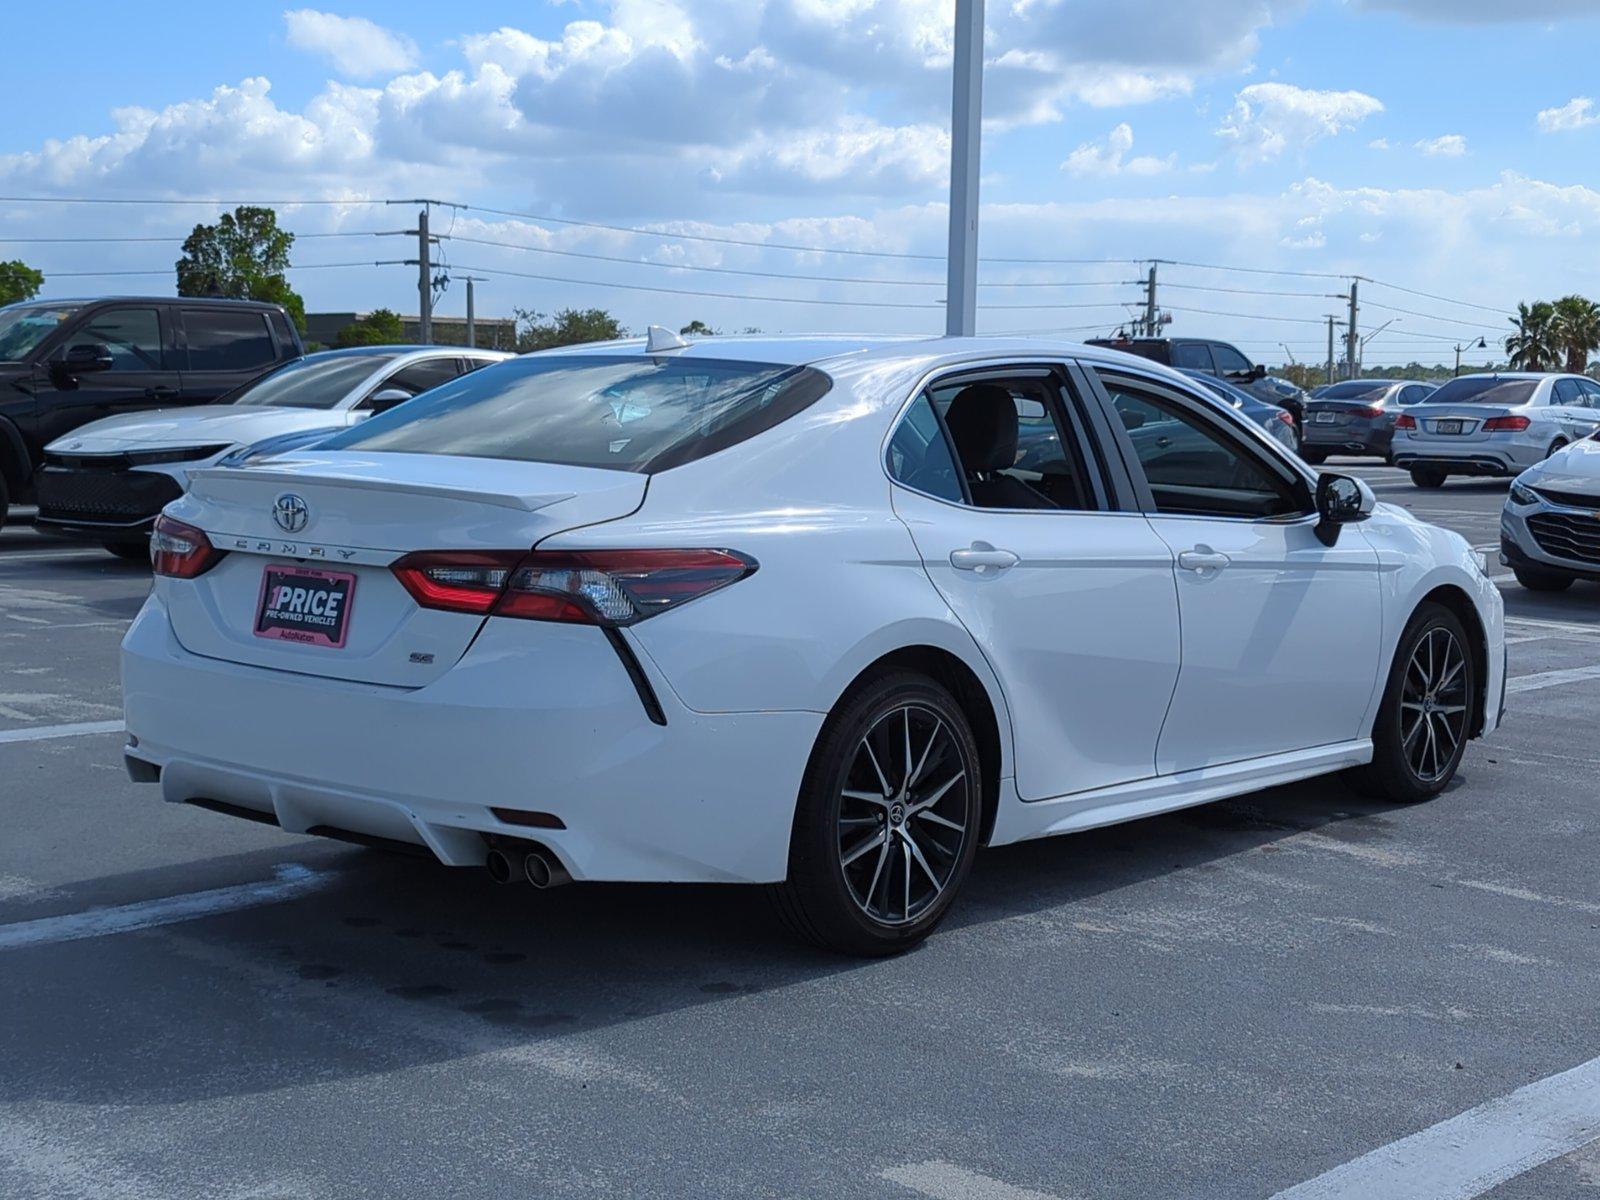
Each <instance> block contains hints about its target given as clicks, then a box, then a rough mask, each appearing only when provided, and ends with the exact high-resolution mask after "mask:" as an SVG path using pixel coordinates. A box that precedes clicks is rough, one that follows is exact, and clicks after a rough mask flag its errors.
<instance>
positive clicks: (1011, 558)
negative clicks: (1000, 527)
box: [950, 542, 1022, 574]
mask: <svg viewBox="0 0 1600 1200" xmlns="http://www.w3.org/2000/svg"><path fill="white" fill-rule="evenodd" d="M1021 561H1022V560H1021V559H1020V558H1018V557H1017V556H1016V555H1015V554H1013V553H1011V551H1009V550H997V549H995V548H994V547H993V546H991V545H989V543H988V542H973V543H972V548H971V549H970V550H952V551H950V565H951V566H952V567H954V568H955V569H956V570H958V571H977V572H978V573H979V574H983V573H986V572H989V571H1004V570H1005V569H1006V568H1007V567H1014V566H1016V565H1017V564H1018V563H1019V562H1021Z"/></svg>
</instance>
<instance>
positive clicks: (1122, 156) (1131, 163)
mask: <svg viewBox="0 0 1600 1200" xmlns="http://www.w3.org/2000/svg"><path fill="white" fill-rule="evenodd" d="M1132 149H1133V127H1132V126H1131V125H1129V124H1128V123H1127V122H1126V121H1124V122H1123V123H1122V124H1120V125H1118V126H1117V127H1116V128H1114V129H1113V130H1112V131H1111V132H1110V133H1108V134H1107V135H1106V136H1105V139H1104V140H1103V141H1100V142H1085V143H1084V144H1083V145H1081V146H1079V147H1078V148H1077V149H1076V150H1074V151H1073V152H1072V153H1071V154H1069V155H1067V161H1066V162H1064V163H1062V164H1061V169H1062V170H1063V171H1068V172H1070V173H1071V174H1073V175H1124V174H1126V175H1159V174H1161V173H1162V172H1163V171H1170V170H1172V168H1173V166H1174V165H1175V164H1176V163H1177V155H1175V154H1169V155H1168V156H1167V157H1166V158H1155V157H1152V156H1150V155H1139V156H1137V157H1134V158H1129V157H1128V156H1127V155H1128V151H1130V150H1132Z"/></svg>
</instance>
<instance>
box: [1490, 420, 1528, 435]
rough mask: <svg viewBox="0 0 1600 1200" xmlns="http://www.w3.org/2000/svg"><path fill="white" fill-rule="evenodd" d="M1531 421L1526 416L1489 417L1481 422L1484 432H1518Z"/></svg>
mask: <svg viewBox="0 0 1600 1200" xmlns="http://www.w3.org/2000/svg"><path fill="white" fill-rule="evenodd" d="M1532 424H1533V422H1532V421H1530V420H1528V418H1527V417H1490V418H1489V419H1488V420H1487V421H1485V422H1484V423H1483V431H1484V432H1485V433H1494V432H1495V431H1496V430H1503V431H1508V432H1511V433H1520V432H1521V431H1522V430H1524V429H1526V428H1527V427H1528V426H1529V425H1532Z"/></svg>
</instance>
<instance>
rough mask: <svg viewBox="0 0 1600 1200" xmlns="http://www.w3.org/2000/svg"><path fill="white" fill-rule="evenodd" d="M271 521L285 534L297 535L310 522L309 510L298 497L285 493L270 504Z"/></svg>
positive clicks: (291, 493)
mask: <svg viewBox="0 0 1600 1200" xmlns="http://www.w3.org/2000/svg"><path fill="white" fill-rule="evenodd" d="M272 519H273V520H274V521H275V522H276V523H277V526H278V528H279V529H281V530H283V531H284V532H285V533H299V532H300V531H301V530H302V529H304V528H305V527H306V524H307V523H308V522H309V521H310V520H311V510H310V509H309V508H307V507H306V502H305V501H304V500H302V499H301V498H300V497H299V496H296V495H295V494H294V493H293V492H285V493H283V495H281V496H279V497H278V498H277V499H276V500H274V501H273V502H272Z"/></svg>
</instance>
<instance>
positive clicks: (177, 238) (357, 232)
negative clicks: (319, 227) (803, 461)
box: [0, 229, 391, 246]
mask: <svg viewBox="0 0 1600 1200" xmlns="http://www.w3.org/2000/svg"><path fill="white" fill-rule="evenodd" d="M389 232H391V231H390V230H387V229H351V230H341V231H339V232H337V233H297V234H294V235H293V236H294V240H295V241H297V242H298V241H301V240H302V239H305V238H341V237H376V236H378V235H380V234H385V233H389ZM188 237H189V234H187V233H179V234H173V235H172V236H170V237H154V236H152V237H0V245H7V246H42V245H46V244H49V245H65V244H76V243H88V242H93V243H103V242H118V243H120V242H181V241H183V240H185V239H186V238H188Z"/></svg>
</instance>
